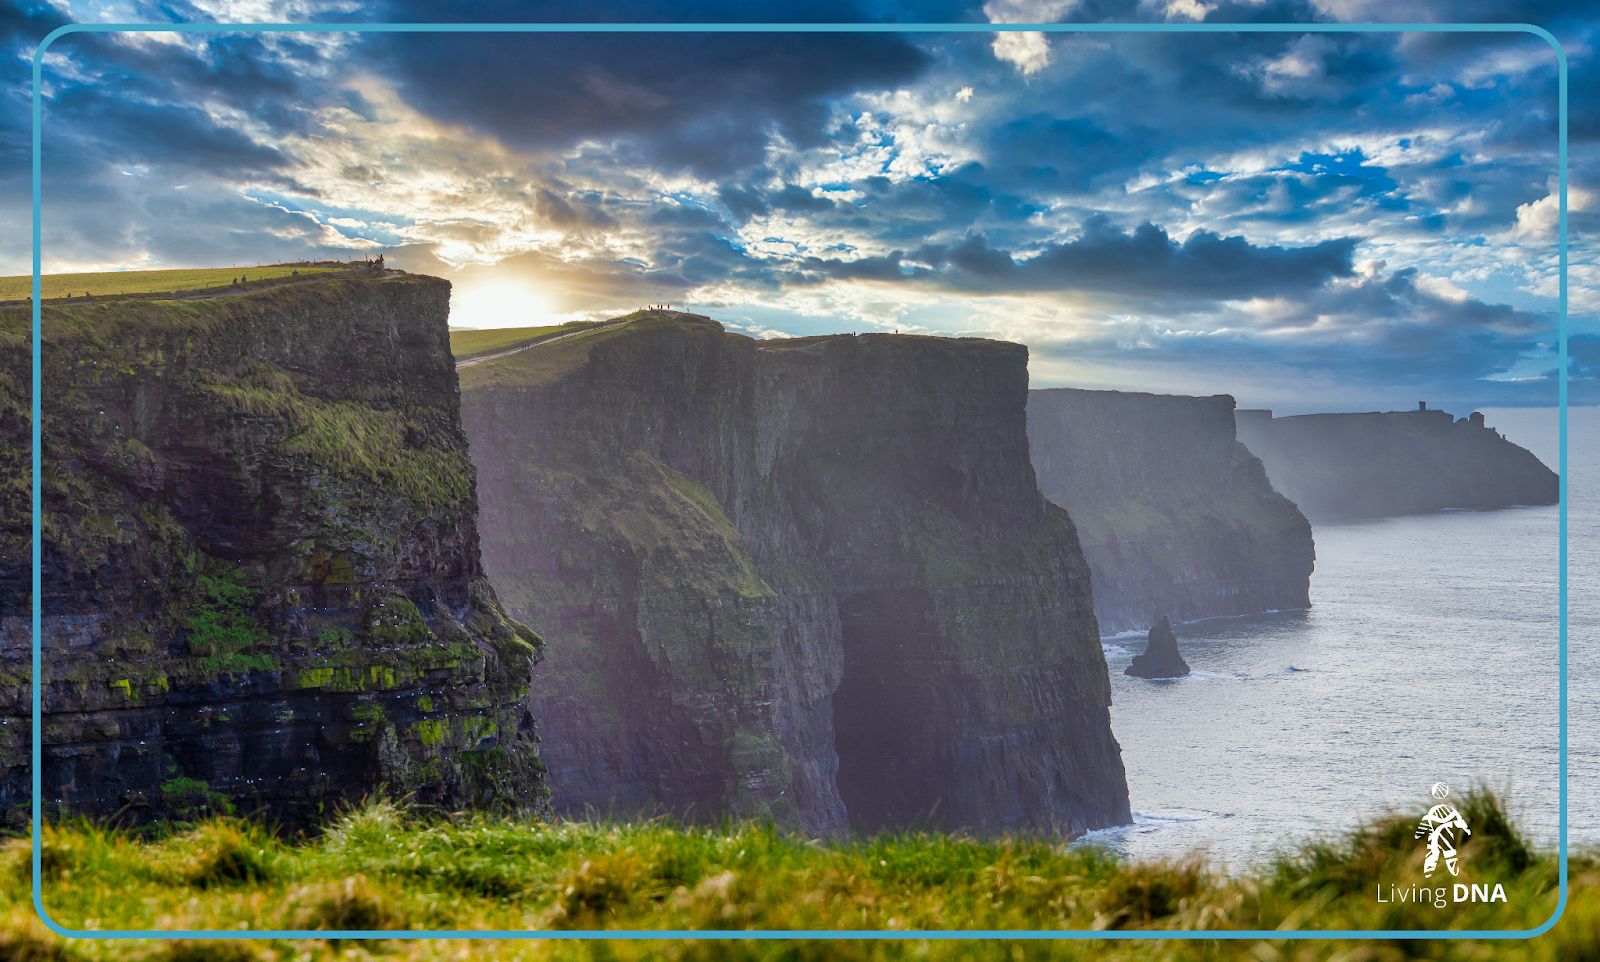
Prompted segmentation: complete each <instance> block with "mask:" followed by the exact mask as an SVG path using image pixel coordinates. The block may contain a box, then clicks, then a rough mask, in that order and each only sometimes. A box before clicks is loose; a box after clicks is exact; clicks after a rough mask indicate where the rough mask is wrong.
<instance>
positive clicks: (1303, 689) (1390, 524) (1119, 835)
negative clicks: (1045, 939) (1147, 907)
mask: <svg viewBox="0 0 1600 962" xmlns="http://www.w3.org/2000/svg"><path fill="white" fill-rule="evenodd" d="M1484 413H1485V415H1486V416H1487V418H1488V423H1489V424H1490V425H1491V426H1493V427H1497V428H1499V429H1500V431H1501V433H1502V434H1504V435H1505V436H1506V437H1508V438H1509V439H1511V440H1512V441H1513V442H1515V443H1517V444H1520V445H1522V446H1523V447H1526V448H1528V449H1529V450H1531V451H1533V452H1534V454H1536V455H1538V456H1539V458H1540V459H1541V460H1542V461H1544V462H1545V463H1546V464H1548V465H1550V466H1551V467H1552V469H1554V468H1555V467H1556V464H1557V427H1556V412H1555V410H1554V409H1528V408H1523V409H1484ZM1567 456H1568V460H1569V472H1570V478H1569V499H1570V501H1569V513H1568V533H1569V556H1568V571H1569V582H1568V598H1569V606H1568V617H1569V651H1568V658H1569V661H1568V677H1569V699H1570V701H1569V706H1568V717H1569V724H1570V726H1571V727H1570V733H1569V752H1568V766H1569V767H1568V772H1569V774H1568V799H1569V801H1568V805H1569V815H1568V833H1569V839H1570V842H1571V844H1574V845H1578V844H1585V843H1587V844H1595V843H1600V819H1596V817H1595V815H1596V813H1597V812H1600V801H1597V799H1600V770H1597V769H1600V766H1597V764H1596V762H1597V760H1600V738H1597V735H1596V731H1595V729H1594V726H1593V724H1592V721H1591V720H1592V719H1593V718H1595V717H1597V715H1600V697H1597V686H1595V685H1594V684H1592V682H1591V679H1592V678H1593V677H1594V676H1595V673H1596V670H1597V669H1600V658H1597V657H1596V655H1595V652H1594V650H1593V648H1592V647H1591V646H1590V644H1589V643H1590V642H1591V641H1592V640H1593V639H1594V638H1595V637H1596V634H1597V632H1596V628H1597V627H1600V603H1597V592H1596V590H1595V589H1596V587H1597V583H1600V575H1597V572H1600V537H1597V535H1600V409H1596V408H1572V409H1570V411H1569V425H1568V455H1567ZM1557 530H1558V528H1557V509H1556V507H1555V506H1553V505H1552V506H1548V507H1524V508H1508V509H1503V510H1497V511H1444V512H1439V513H1436V514H1430V515H1420V516H1412V517H1405V518H1392V519H1385V520H1381V521H1374V522H1361V523H1346V524H1323V525H1317V526H1316V527H1315V529H1314V537H1315V539H1316V546H1317V568H1316V573H1315V574H1314V575H1313V576H1312V579H1311V601H1312V605H1313V607H1312V608H1311V609H1310V610H1309V611H1286V612H1278V613H1272V614H1263V615H1251V616H1246V617H1239V618H1218V619H1211V620H1208V621H1203V622H1196V623H1192V624H1187V625H1179V626H1177V635H1178V640H1179V645H1180V646H1181V648H1182V651H1183V655H1184V658H1185V659H1186V660H1187V661H1188V663H1189V665H1190V667H1191V668H1192V669H1193V671H1194V674H1193V675H1191V676H1190V677H1189V678H1186V679H1182V680H1177V681H1146V680H1142V679H1137V678H1130V677H1128V676H1126V675H1124V674H1123V669H1124V668H1126V667H1127V666H1128V663H1129V661H1131V660H1132V657H1133V655H1135V654H1139V653H1142V652H1143V651H1144V647H1145V641H1144V638H1143V636H1142V635H1141V636H1139V637H1136V638H1127V637H1116V638H1107V639H1104V640H1103V642H1104V644H1105V646H1106V660H1107V661H1108V662H1109V665H1110V670H1111V689H1112V701H1113V704H1112V708H1111V725H1112V730H1113V731H1114V733H1115V734H1116V737H1117V740H1118V741H1119V742H1120V743H1121V745H1122V758H1123V762H1124V764H1125V765H1126V767H1127V770H1128V789H1129V794H1130V797H1131V801H1132V805H1133V810H1134V813H1135V820H1136V824H1135V826H1133V827H1131V828H1126V829H1113V830H1109V831H1106V832H1097V833H1094V836H1093V837H1095V838H1097V839H1100V840H1101V841H1103V842H1105V843H1107V844H1110V845H1112V846H1114V847H1115V848H1117V849H1118V850H1120V851H1122V852H1125V853H1126V854H1128V855H1130V856H1134V857H1161V856H1179V855H1183V854H1185V853H1187V852H1190V851H1192V850H1196V849H1199V850H1202V851H1204V852H1206V853H1207V854H1208V855H1209V856H1210V857H1211V858H1212V859H1213V860H1214V861H1217V862H1222V863H1226V864H1228V865H1230V866H1239V865H1241V864H1242V863H1246V862H1253V861H1258V860H1261V859H1263V858H1264V857H1265V856H1267V855H1269V854H1270V853H1272V852H1273V851H1275V850H1279V849H1285V848H1292V847H1294V846H1295V845H1296V844H1297V843H1298V842H1300V841H1304V840H1306V839H1309V838H1312V837H1316V836H1326V835H1328V834H1330V833H1334V832H1338V831H1340V830H1344V829H1348V828H1350V827H1353V826H1354V825H1356V824H1358V823H1359V822H1360V821H1362V820H1364V819H1366V818H1368V817H1371V816H1374V815H1377V814H1380V813H1382V812H1383V811H1384V810H1385V809H1386V808H1396V809H1401V810H1404V811H1407V812H1411V811H1414V810H1417V809H1418V807H1419V806H1421V805H1423V804H1424V803H1425V802H1427V801H1429V799H1428V788H1429V786H1431V785H1432V784H1433V783H1434V782H1438V781H1443V782H1445V783H1446V784H1447V785H1449V786H1450V788H1451V790H1452V794H1453V795H1455V794H1457V793H1460V792H1463V791H1465V790H1466V789H1467V788H1469V787H1470V786H1471V785H1473V784H1474V783H1478V782H1482V783H1486V784H1488V785H1489V786H1491V787H1494V788H1496V789H1504V788H1506V787H1507V786H1509V787H1510V789H1511V791H1512V796H1513V797H1512V810H1513V812H1514V813H1515V814H1516V815H1518V816H1519V817H1520V824H1521V825H1522V826H1523V828H1524V829H1525V831H1526V832H1527V834H1528V835H1529V836H1530V837H1531V838H1532V839H1533V840H1535V841H1536V842H1537V843H1538V844H1540V845H1543V846H1554V845H1555V843H1556V840H1557V827H1558V817H1559V810H1558V798H1559V795H1558V789H1559V768H1558V744H1559V743H1558V720H1559V713H1558V702H1557V681H1558V662H1557V656H1558V570H1559V569H1558V550H1557Z"/></svg>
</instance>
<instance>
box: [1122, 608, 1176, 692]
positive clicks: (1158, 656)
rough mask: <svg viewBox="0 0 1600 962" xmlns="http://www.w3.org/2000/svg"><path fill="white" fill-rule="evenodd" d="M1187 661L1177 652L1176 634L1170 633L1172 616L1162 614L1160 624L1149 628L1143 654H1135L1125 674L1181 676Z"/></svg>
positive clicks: (1155, 676) (1148, 676)
mask: <svg viewBox="0 0 1600 962" xmlns="http://www.w3.org/2000/svg"><path fill="white" fill-rule="evenodd" d="M1188 673H1189V663H1188V662H1186V661H1184V660H1183V656H1182V655H1180V654H1178V636H1177V635H1175V634H1173V633H1172V616H1171V615H1162V616H1161V624H1159V625H1156V626H1155V627H1154V628H1151V629H1150V645H1149V647H1147V648H1145V650H1144V654H1142V655H1135V656H1134V659H1133V664H1131V665H1129V666H1128V669H1127V671H1125V672H1123V674H1125V675H1132V676H1133V677H1135V678H1182V677H1183V676H1184V675H1187V674H1188Z"/></svg>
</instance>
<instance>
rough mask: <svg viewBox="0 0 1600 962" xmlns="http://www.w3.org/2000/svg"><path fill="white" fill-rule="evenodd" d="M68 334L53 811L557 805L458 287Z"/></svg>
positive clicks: (5, 392)
mask: <svg viewBox="0 0 1600 962" xmlns="http://www.w3.org/2000/svg"><path fill="white" fill-rule="evenodd" d="M366 274H367V276H363V277H344V278H342V279H337V280H326V281H316V282H310V283H295V284H292V285H287V286H283V287H276V288H271V289H268V290H262V291H255V292H252V293H240V294H232V295H228V294H224V295H223V296H217V297H211V298H206V299H190V300H164V299H160V298H144V299H130V300H114V299H104V298H101V299H95V300H93V301H89V300H87V299H86V300H85V301H84V302H83V303H81V304H79V303H72V302H68V303H65V304H63V303H52V304H47V305H45V307H44V308H43V310H44V335H43V337H44V346H43V355H42V363H43V381H44V391H45V395H44V397H43V399H42V405H43V411H44V424H43V426H42V429H43V438H44V464H43V471H44V482H43V483H44V494H43V497H44V511H45V516H44V518H43V527H44V557H43V559H42V563H43V585H44V595H43V598H42V599H41V604H42V611H43V638H42V646H43V661H44V666H45V677H44V678H43V679H42V680H41V681H42V683H43V705H44V713H45V714H44V731H43V742H44V759H43V761H44V764H43V772H42V778H43V786H44V801H45V803H46V811H47V812H50V813H66V812H71V813H78V814H87V815H94V814H111V813H112V812H116V811H119V810H123V811H124V812H125V817H132V818H133V819H135V820H145V819H151V818H162V817H176V818H186V817H191V816H194V815H197V814H201V813H207V812H209V813H216V812H221V811H235V810H237V811H240V812H250V811H265V812H267V813H268V814H270V815H271V816H272V817H273V818H275V819H276V820H278V821H280V822H281V823H284V824H287V825H295V824H304V823H308V822H310V821H313V820H315V819H317V818H318V817H320V816H321V815H322V814H323V813H328V812H332V811H334V810H336V809H337V804H338V803H339V801H340V800H350V801H354V800H357V799H360V798H361V797H363V796H365V795H368V794H370V793H373V792H376V791H378V790H379V789H380V787H385V786H386V787H387V788H388V790H390V791H392V792H395V793H408V792H415V793H417V795H418V797H419V798H420V800H422V801H424V802H433V803H437V804H443V805H450V806H456V805H465V804H479V803H486V802H487V803H493V804H496V805H502V806H506V807H511V808H523V809H527V808H532V809H535V810H541V809H544V808H545V807H546V806H547V802H546V798H547V795H548V792H547V791H546V790H545V789H544V787H543V784H542V768H541V766H540V764H539V761H538V758H537V738H536V735H535V732H534V730H533V722H532V716H531V715H530V714H529V713H528V711H527V709H526V707H525V706H524V704H523V700H524V698H525V697H526V695H527V692H528V687H529V684H530V672H531V671H532V668H533V665H534V663H535V662H536V661H537V659H538V658H539V656H540V651H541V648H542V642H541V640H540V639H539V638H538V636H537V635H535V634H534V633H533V632H531V631H529V630H528V629H527V628H525V627H524V626H522V625H520V624H517V623H515V622H513V621H511V620H509V619H508V618H507V617H506V616H505V614H504V612H503V611H502V610H501V608H500V606H499V603H498V601H497V599H496V597H495V594H494V590H493V588H492V587H491V586H490V585H489V583H488V581H487V579H485V578H484V577H483V573H482V570H481V567H480V561H479V556H478V533H477V526H476V508H477V503H476V497H475V494H474V490H473V467H472V463H471V461H470V460H469V459H468V457H467V448H466V436H465V434H464V433H463V432H462V430H461V425H460V419H459V392H458V388H457V383H456V376H455V371H454V367H453V363H452V360H451V357H450V353H449V348H448V334H447V331H446V317H447V312H448V304H449V291H450V286H449V284H448V283H446V282H444V281H440V280H437V279H434V278H428V277H417V276H407V275H403V274H400V273H398V272H385V271H382V270H379V269H374V270H371V271H367V272H366ZM29 330H30V316H29V313H28V311H27V309H26V308H25V307H15V308H0V434H3V436H4V438H5V449H6V456H5V460H4V461H3V462H0V469H3V472H4V484H3V487H0V494H3V497H4V499H5V504H4V509H5V510H4V519H5V520H4V527H3V530H0V659H3V664H0V668H3V673H4V674H3V677H0V694H3V701H0V708H3V710H4V711H5V712H6V713H7V714H8V715H9V716H10V717H9V724H7V725H6V726H5V728H4V732H5V733H6V734H5V735H4V736H0V738H3V740H0V766H3V767H4V771H5V775H4V779H3V781H0V800H3V801H4V803H5V805H6V806H7V813H8V818H9V819H10V821H12V822H13V823H15V822H16V821H17V820H19V819H25V818H26V817H27V813H26V805H27V803H28V801H29V799H30V796H31V791H30V788H29V784H28V770H29V741H28V738H29V731H28V729H29V722H28V718H29V712H30V704H29V689H28V681H29V678H28V673H29V665H30V658H31V655H30V642H31V629H30V624H29V618H30V602H31V598H30V590H29V585H30V565H31V558H30V552H29V531H30V527H29V526H30V523H31V518H30V513H31V512H30V504H31V499H30V496H29V485H30V482H29V455H28V451H29V442H28V434H29V428H30V414H29V401H28V393H27V391H28V388H27V385H28V384H29V365H30V345H29Z"/></svg>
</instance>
